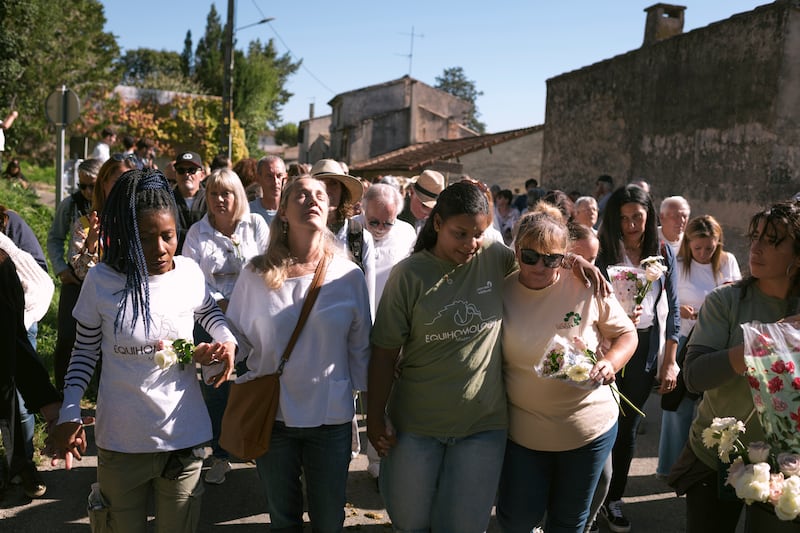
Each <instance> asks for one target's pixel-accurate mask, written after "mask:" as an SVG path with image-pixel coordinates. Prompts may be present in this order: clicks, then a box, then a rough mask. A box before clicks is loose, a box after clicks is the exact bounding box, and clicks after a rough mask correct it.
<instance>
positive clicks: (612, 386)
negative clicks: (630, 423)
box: [609, 383, 647, 418]
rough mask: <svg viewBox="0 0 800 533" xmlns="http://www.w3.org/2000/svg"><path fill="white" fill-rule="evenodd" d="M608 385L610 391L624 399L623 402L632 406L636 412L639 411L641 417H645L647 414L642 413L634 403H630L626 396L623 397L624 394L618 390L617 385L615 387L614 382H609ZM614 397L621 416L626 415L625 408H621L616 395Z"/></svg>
mask: <svg viewBox="0 0 800 533" xmlns="http://www.w3.org/2000/svg"><path fill="white" fill-rule="evenodd" d="M609 386H610V387H611V391H612V393H617V394H618V395H619V397H620V398H622V399H623V400H624V401H625V403H627V404H628V405H630V406H631V407H632V408H633V410H634V411H636V412H637V413H639V414H640V415H642V417H644V418H647V415H646V414H644V413H643V412H642V411H641V410H640V409H639V408H638V407H636V406H635V405H633V404H632V403H631V401H630V400H629V399H628V398H626V397H625V395H624V394H622V393H621V392H620V391H619V388H618V387H617V386H616V385H615V384H613V383H612V384H611V385H609ZM614 399H615V400H616V401H617V406H618V407H619V410H620V412H621V413H622V416H627V415H625V410H624V409H622V405H620V403H619V400H618V399H617V397H616V396H614Z"/></svg>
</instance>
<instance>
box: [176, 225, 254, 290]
mask: <svg viewBox="0 0 800 533" xmlns="http://www.w3.org/2000/svg"><path fill="white" fill-rule="evenodd" d="M234 237H235V240H236V241H238V244H234V240H233V239H234ZM268 242H269V226H267V223H266V222H264V219H263V218H261V216H260V215H256V214H254V213H248V214H246V215H245V216H244V218H243V219H242V220H240V221H239V222H238V223H237V224H236V228H235V229H234V231H233V235H232V236H231V237H227V236H226V235H223V234H222V233H221V232H219V231H217V230H216V229H214V227H213V226H212V225H211V223H210V221H209V220H208V215H205V216H204V217H203V218H202V219H200V220H199V221H198V222H197V223H196V224H192V227H190V228H189V231H188V232H187V233H186V240H185V241H184V243H183V250H182V252H181V253H182V254H183V255H184V256H186V257H189V258H191V259H193V260H194V262H195V263H197V264H198V265H200V270H202V271H203V275H204V276H205V278H206V285H207V286H208V290H209V292H210V293H211V296H212V297H213V298H214V299H215V300H217V301H219V300H223V299H225V300H227V299H229V298H230V297H231V293H232V292H233V286H234V285H235V284H236V279H237V278H238V277H239V273H240V272H241V271H242V268H243V267H244V265H245V264H247V262H248V261H250V259H252V258H253V257H255V256H257V255H259V254H263V253H264V251H265V250H266V249H267V244H268Z"/></svg>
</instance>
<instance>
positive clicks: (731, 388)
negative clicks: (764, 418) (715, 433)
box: [689, 284, 786, 470]
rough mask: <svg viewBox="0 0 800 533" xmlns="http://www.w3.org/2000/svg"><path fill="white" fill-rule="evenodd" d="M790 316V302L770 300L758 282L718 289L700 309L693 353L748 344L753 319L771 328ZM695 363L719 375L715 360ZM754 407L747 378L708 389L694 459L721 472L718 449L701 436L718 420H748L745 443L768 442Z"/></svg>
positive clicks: (692, 440)
mask: <svg viewBox="0 0 800 533" xmlns="http://www.w3.org/2000/svg"><path fill="white" fill-rule="evenodd" d="M743 291H744V294H743ZM785 315H786V300H784V299H782V298H775V297H772V296H767V295H766V294H764V293H763V292H761V290H759V289H758V287H756V285H755V284H751V285H750V286H749V287H747V289H746V290H743V289H742V288H741V287H739V286H738V285H725V286H722V287H718V288H717V289H715V290H714V291H713V292H711V293H710V294H709V295H708V296H707V297H706V299H705V301H704V302H703V307H701V308H700V318H699V320H698V321H697V324H695V327H694V331H693V332H692V336H691V338H690V340H689V350H690V351H691V347H692V346H693V345H696V346H705V347H707V348H713V349H714V350H724V349H726V348H731V347H733V346H738V345H740V344H742V343H743V342H744V335H743V333H742V328H741V327H740V324H744V323H747V322H752V321H754V320H758V321H759V322H763V323H767V324H769V323H773V322H777V321H779V320H780V319H782V318H783V317H784V316H785ZM704 363H705V365H704ZM692 364H693V365H695V366H696V367H697V371H701V372H714V371H717V369H716V368H715V364H716V362H715V361H713V358H711V357H709V358H708V359H705V360H704V358H703V356H700V357H698V358H697V360H696V361H694V362H693V363H692ZM723 364H727V363H726V362H723ZM753 408H754V407H753V395H752V393H751V392H750V385H749V384H748V381H747V378H746V377H744V376H735V377H733V378H732V379H730V380H728V381H727V382H725V383H724V384H723V385H721V386H719V387H716V388H713V389H709V390H707V391H705V392H704V393H703V399H702V400H701V401H700V405H699V406H698V408H697V415H696V416H695V419H694V421H693V422H692V428H691V431H690V432H689V446H690V447H691V448H692V451H693V452H694V453H695V455H696V456H697V457H698V458H699V459H700V460H701V461H703V463H705V464H706V465H707V466H709V467H710V468H713V469H715V470H716V469H717V466H718V464H719V463H718V459H717V457H718V456H717V453H716V450H715V449H712V448H706V447H705V446H704V445H703V437H702V434H703V430H704V429H706V428H707V427H709V426H710V425H711V421H712V420H713V419H714V417H721V418H724V417H727V416H732V417H734V418H737V419H738V420H741V421H743V422H745V421H747V423H746V426H747V431H746V432H745V433H744V434H743V435H741V437H740V438H741V440H742V442H743V443H744V444H745V445H747V444H749V443H750V442H754V441H759V440H760V441H764V440H765V437H764V430H763V429H762V428H761V424H760V422H759V420H758V416H756V415H755V413H753V414H752V416H751V413H752V412H753ZM748 417H749V420H748Z"/></svg>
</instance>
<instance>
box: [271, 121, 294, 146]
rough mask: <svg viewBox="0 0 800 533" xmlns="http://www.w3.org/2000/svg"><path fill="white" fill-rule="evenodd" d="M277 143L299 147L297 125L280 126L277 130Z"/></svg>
mask: <svg viewBox="0 0 800 533" xmlns="http://www.w3.org/2000/svg"><path fill="white" fill-rule="evenodd" d="M275 142H276V143H277V144H281V145H283V144H285V145H288V146H297V124H295V123H294V122H287V123H286V124H282V125H280V126H278V128H277V129H276V130H275Z"/></svg>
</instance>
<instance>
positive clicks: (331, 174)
mask: <svg viewBox="0 0 800 533" xmlns="http://www.w3.org/2000/svg"><path fill="white" fill-rule="evenodd" d="M311 177H312V178H316V179H323V178H330V179H335V180H336V181H338V182H339V183H341V184H342V185H343V186H344V188H345V189H347V191H348V192H349V193H350V202H351V203H356V202H358V201H359V200H361V197H362V196H363V195H364V187H363V186H362V185H361V182H360V181H358V178H356V177H355V176H351V175H350V174H345V173H344V171H343V170H342V166H341V165H340V164H339V163H337V162H336V161H334V160H333V159H320V160H319V161H317V162H316V163H314V166H313V167H311Z"/></svg>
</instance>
